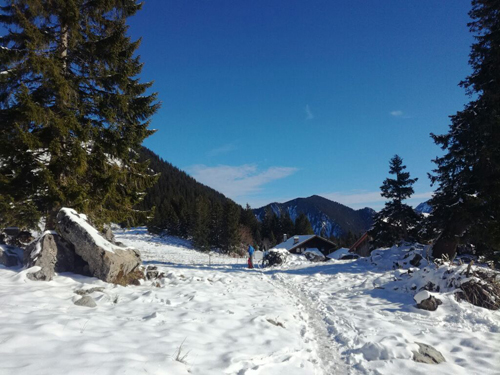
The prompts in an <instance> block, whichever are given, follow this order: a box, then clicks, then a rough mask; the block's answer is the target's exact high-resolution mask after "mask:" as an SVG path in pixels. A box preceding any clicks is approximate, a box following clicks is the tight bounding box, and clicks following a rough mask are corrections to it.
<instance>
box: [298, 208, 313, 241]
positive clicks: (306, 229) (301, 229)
mask: <svg viewBox="0 0 500 375" xmlns="http://www.w3.org/2000/svg"><path fill="white" fill-rule="evenodd" d="M295 234H296V235H302V234H314V231H313V228H312V225H311V222H310V221H309V218H308V217H307V215H306V214H304V213H303V212H301V213H300V214H299V216H297V218H296V219H295Z"/></svg>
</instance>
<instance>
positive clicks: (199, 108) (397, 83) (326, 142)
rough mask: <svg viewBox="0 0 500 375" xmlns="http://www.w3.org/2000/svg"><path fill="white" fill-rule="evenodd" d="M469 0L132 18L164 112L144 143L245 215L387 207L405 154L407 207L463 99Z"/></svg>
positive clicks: (198, 10) (259, 2) (167, 11)
mask: <svg viewBox="0 0 500 375" xmlns="http://www.w3.org/2000/svg"><path fill="white" fill-rule="evenodd" d="M469 8H470V2H469V1H465V0H434V1H428V0H419V1H416V0H414V1H401V0H379V1H366V0H351V1H332V0H327V1H320V0H310V1H305V0H302V1H297V0H286V1H285V0H279V1H278V0H252V1H248V0H246V1H241V0H227V1H223V0H210V1H208V0H197V1H194V0H162V1H160V0H149V1H146V2H145V4H144V7H143V10H142V11H141V12H139V13H138V14H137V15H136V16H134V17H133V18H131V19H130V25H131V28H130V33H131V35H132V36H133V37H134V38H137V37H139V36H142V45H141V47H140V49H139V54H140V55H141V60H142V61H143V62H144V63H145V65H144V69H143V73H142V74H141V79H142V80H144V81H146V80H147V81H149V80H154V81H155V84H154V87H153V89H154V90H155V91H157V92H158V94H159V99H160V100H161V101H162V103H163V104H162V108H161V109H160V111H159V112H158V113H157V114H156V115H155V116H154V118H153V120H152V125H151V127H152V128H155V129H158V131H157V133H156V134H155V135H153V136H152V137H150V138H149V139H147V140H146V142H145V145H146V146H147V147H149V148H151V149H152V150H153V151H155V152H156V153H157V154H159V155H160V156H161V157H162V158H164V159H165V160H167V161H169V162H171V163H172V164H174V165H175V166H177V167H179V168H181V169H183V170H185V171H187V172H188V173H189V174H191V175H192V176H193V177H195V178H196V179H198V180H199V181H200V182H203V183H205V184H206V185H209V186H211V187H213V188H215V189H217V190H219V191H221V192H222V193H224V194H226V195H227V196H229V197H230V198H232V199H234V200H235V201H236V202H238V203H240V204H245V203H247V202H248V203H250V205H251V206H252V207H260V206H262V205H265V204H267V203H270V202H273V201H279V202H282V201H286V200H289V199H293V198H296V197H307V196H310V195H313V194H318V195H322V196H324V197H326V198H330V199H332V200H335V201H338V202H341V203H344V204H346V205H348V206H350V207H353V208H361V207H365V206H369V207H373V208H375V209H379V208H381V207H382V206H383V200H382V198H381V197H380V190H379V188H380V185H381V184H382V181H383V180H384V179H385V178H386V177H388V169H389V159H390V158H391V157H392V156H393V155H394V154H399V155H400V156H401V157H402V158H403V159H404V162H405V164H406V165H407V167H408V170H409V171H410V173H411V175H412V177H418V178H419V181H418V182H417V183H416V185H415V186H414V187H415V198H414V199H413V200H411V201H409V203H412V204H415V203H419V202H421V201H423V200H426V199H427V198H428V197H429V196H430V194H431V192H432V190H433V188H432V187H430V182H429V180H428V178H427V172H430V171H431V170H432V168H433V164H432V163H431V160H432V159H433V158H434V157H436V156H437V155H439V154H440V149H439V148H438V147H437V146H436V145H434V143H433V142H432V140H431V138H430V136H429V133H431V132H434V133H437V134H441V133H445V132H446V131H447V129H448V125H449V118H448V116H449V115H452V114H454V113H455V112H456V111H458V110H461V109H462V108H463V105H464V104H465V103H466V102H467V101H468V98H467V96H466V95H465V93H464V90H463V89H461V88H460V87H458V83H459V82H460V81H461V80H462V79H464V78H465V77H466V75H467V74H469V72H470V68H469V66H468V64H467V62H468V54H469V50H470V45H471V43H472V42H473V38H472V35H471V34H470V33H469V31H468V28H467V25H466V24H467V22H468V21H469V17H468V15H467V12H468V11H469Z"/></svg>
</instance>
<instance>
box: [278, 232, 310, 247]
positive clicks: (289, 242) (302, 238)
mask: <svg viewBox="0 0 500 375" xmlns="http://www.w3.org/2000/svg"><path fill="white" fill-rule="evenodd" d="M314 236H315V235H314V234H307V235H301V236H293V237H290V238H289V239H288V240H286V241H284V242H282V243H280V244H278V245H276V246H275V247H274V248H275V249H284V250H290V249H291V248H293V247H295V246H299V245H300V244H301V243H302V242H304V241H307V240H309V239H310V238H312V237H314ZM296 238H298V242H295V239H296Z"/></svg>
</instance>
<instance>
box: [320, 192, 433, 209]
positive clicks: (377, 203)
mask: <svg viewBox="0 0 500 375" xmlns="http://www.w3.org/2000/svg"><path fill="white" fill-rule="evenodd" d="M432 194H433V192H432V191H428V192H425V193H418V194H413V195H412V197H411V199H409V200H408V201H407V202H406V203H408V204H413V203H416V204H418V203H420V202H422V201H424V200H427V199H430V198H431V197H432ZM321 196H323V197H325V198H327V199H330V200H332V201H335V202H339V203H342V204H344V205H346V206H348V207H351V208H356V209H357V208H363V207H366V206H369V207H371V208H374V209H379V208H381V207H382V206H383V205H384V203H385V202H386V200H387V199H386V198H384V197H382V195H380V191H363V190H361V191H360V190H355V191H343V192H333V193H326V194H321Z"/></svg>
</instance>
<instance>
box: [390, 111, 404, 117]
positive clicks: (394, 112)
mask: <svg viewBox="0 0 500 375" xmlns="http://www.w3.org/2000/svg"><path fill="white" fill-rule="evenodd" d="M390 114H391V116H394V117H401V116H403V115H404V113H403V111H399V110H397V111H391V112H390Z"/></svg>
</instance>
